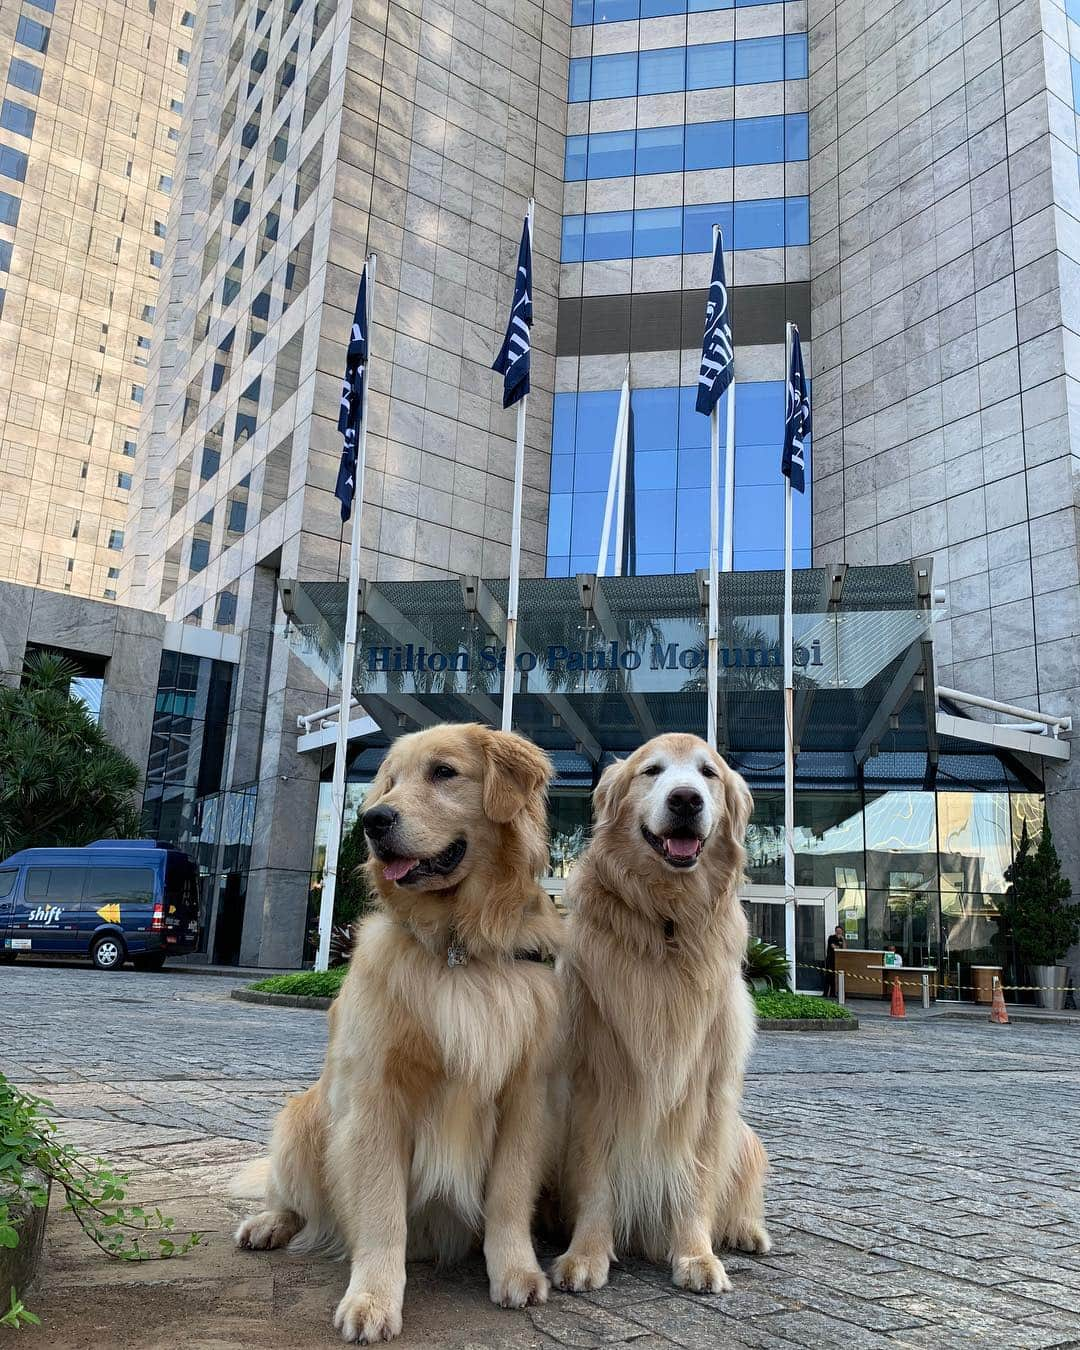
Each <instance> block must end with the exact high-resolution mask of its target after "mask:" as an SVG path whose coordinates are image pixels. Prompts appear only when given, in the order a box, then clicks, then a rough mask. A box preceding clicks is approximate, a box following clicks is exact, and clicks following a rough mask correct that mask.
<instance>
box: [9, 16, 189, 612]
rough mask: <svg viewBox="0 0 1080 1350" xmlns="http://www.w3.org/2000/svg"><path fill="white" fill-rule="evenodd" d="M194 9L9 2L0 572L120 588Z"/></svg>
mask: <svg viewBox="0 0 1080 1350" xmlns="http://www.w3.org/2000/svg"><path fill="white" fill-rule="evenodd" d="M194 23H195V13H194V0H192V8H191V9H186V8H184V6H183V4H180V3H172V0H160V3H155V0H151V3H150V4H149V5H146V4H142V3H136V0H98V2H97V3H92V4H82V3H80V4H79V5H77V6H76V5H72V4H69V3H66V0H60V2H59V3H57V2H56V0H33V2H31V0H25V3H13V4H5V5H3V6H2V7H0V50H2V51H3V53H4V56H5V60H4V62H3V65H2V66H0V71H2V75H3V79H4V87H3V91H2V102H0V580H9V581H16V582H20V583H24V584H26V585H31V586H34V585H37V586H42V587H46V588H49V589H52V590H58V591H61V590H62V591H70V592H72V593H73V594H74V595H81V596H86V597H91V598H95V599H98V600H101V599H105V600H116V599H117V596H118V593H119V588H120V580H119V578H120V567H121V560H122V557H123V551H124V544H125V537H126V531H127V516H128V509H129V504H130V496H131V487H132V483H133V481H134V477H135V473H136V463H137V458H138V449H137V443H138V427H139V420H140V416H141V412H142V405H143V400H144V394H145V386H146V375H147V367H148V360H149V356H150V350H151V335H152V333H153V331H154V321H155V312H156V307H157V297H158V280H159V277H160V273H161V264H162V261H163V250H164V248H165V233H166V222H167V218H168V211H169V196H170V192H171V189H172V180H173V173H174V169H173V164H174V161H175V155H176V147H177V144H178V140H179V134H180V126H181V119H182V115H183V111H184V89H185V85H186V83H187V75H188V63H189V59H190V55H191V33H192V30H193V27H194Z"/></svg>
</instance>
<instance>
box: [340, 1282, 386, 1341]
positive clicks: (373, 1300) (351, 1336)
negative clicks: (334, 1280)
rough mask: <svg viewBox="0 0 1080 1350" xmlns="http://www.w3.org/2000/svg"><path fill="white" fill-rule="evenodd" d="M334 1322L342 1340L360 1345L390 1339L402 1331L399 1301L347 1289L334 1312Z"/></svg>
mask: <svg viewBox="0 0 1080 1350" xmlns="http://www.w3.org/2000/svg"><path fill="white" fill-rule="evenodd" d="M334 1326H336V1327H337V1329H338V1331H340V1332H341V1334H342V1336H343V1338H344V1339H345V1340H347V1341H350V1342H351V1341H359V1342H360V1344H361V1345H374V1344H375V1342H376V1341H392V1340H393V1339H394V1337H395V1336H397V1335H400V1333H401V1304H400V1302H396V1301H395V1300H393V1299H391V1298H380V1297H379V1296H378V1295H377V1294H368V1293H361V1294H354V1293H351V1292H349V1291H346V1294H345V1297H344V1298H343V1299H342V1300H341V1302H340V1303H339V1304H338V1306H337V1312H336V1313H335V1314H334Z"/></svg>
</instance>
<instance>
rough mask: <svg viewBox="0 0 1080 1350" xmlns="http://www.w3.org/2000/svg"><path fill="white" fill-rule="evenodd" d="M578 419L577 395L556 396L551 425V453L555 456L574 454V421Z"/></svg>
mask: <svg viewBox="0 0 1080 1350" xmlns="http://www.w3.org/2000/svg"><path fill="white" fill-rule="evenodd" d="M576 417H577V395H576V394H556V395H555V408H554V412H553V414H552V423H551V451H552V454H555V455H560V454H562V455H571V454H573V452H574V419H575V418H576Z"/></svg>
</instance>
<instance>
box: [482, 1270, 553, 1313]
mask: <svg viewBox="0 0 1080 1350" xmlns="http://www.w3.org/2000/svg"><path fill="white" fill-rule="evenodd" d="M549 1288H550V1286H549V1285H548V1282H547V1276H546V1275H545V1274H544V1272H543V1271H542V1270H541V1269H540V1267H539V1266H538V1265H532V1266H511V1267H510V1268H509V1269H507V1270H504V1271H502V1272H501V1273H500V1274H498V1275H492V1276H491V1301H492V1303H497V1304H498V1306H499V1307H500V1308H527V1307H528V1306H529V1305H530V1304H533V1303H546V1302H547V1296H548V1290H549Z"/></svg>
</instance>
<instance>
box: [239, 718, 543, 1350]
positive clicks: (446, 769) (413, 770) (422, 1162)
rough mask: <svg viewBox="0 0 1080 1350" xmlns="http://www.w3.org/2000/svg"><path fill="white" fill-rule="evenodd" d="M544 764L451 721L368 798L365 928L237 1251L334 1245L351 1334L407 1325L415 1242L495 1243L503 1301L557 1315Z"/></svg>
mask: <svg viewBox="0 0 1080 1350" xmlns="http://www.w3.org/2000/svg"><path fill="white" fill-rule="evenodd" d="M550 774H551V768H550V764H549V761H548V759H547V757H546V756H545V755H544V754H543V753H542V752H541V751H540V750H538V749H537V748H536V747H535V746H533V745H531V744H530V743H529V742H528V741H526V740H524V739H522V738H521V737H520V736H516V735H512V734H509V733H506V732H501V731H490V730H488V729H486V728H484V727H480V726H451V725H448V726H441V727H436V728H432V729H430V730H427V731H421V732H417V733H416V734H415V735H411V736H403V737H402V738H401V739H400V740H397V741H395V742H394V745H393V746H392V748H391V749H390V751H389V753H388V754H387V756H386V758H385V760H384V761H383V764H382V766H381V768H380V769H379V772H378V774H377V775H376V777H375V780H374V782H373V783H372V787H371V792H370V794H369V795H368V797H367V800H366V802H365V804H364V815H363V823H364V832H365V834H366V836H367V841H368V848H369V853H370V858H369V861H368V863H367V864H366V866H367V875H368V878H369V880H370V882H371V886H372V889H373V890H374V891H376V892H377V893H378V897H379V900H380V905H379V909H378V911H377V912H376V913H374V914H372V915H371V916H369V917H368V918H367V919H365V920H364V922H363V924H362V926H361V928H360V933H359V937H358V939H357V942H356V945H355V948H354V951H353V955H352V959H351V962H350V966H349V972H348V975H347V977H346V979H345V983H344V986H343V987H342V990H341V993H340V994H339V996H338V998H337V1000H336V1002H335V1004H334V1009H333V1012H334V1016H333V1018H332V1021H331V1027H330V1041H329V1045H328V1048H327V1053H326V1062H325V1066H324V1068H323V1072H322V1076H321V1077H320V1079H319V1081H318V1082H317V1083H316V1084H315V1085H314V1086H313V1087H311V1088H309V1089H308V1090H307V1091H306V1092H305V1093H303V1094H302V1095H301V1096H298V1097H295V1098H293V1099H292V1100H291V1101H290V1102H289V1103H288V1104H287V1105H286V1107H285V1109H284V1110H283V1111H282V1112H281V1114H280V1115H279V1117H278V1119H277V1122H276V1124H275V1126H274V1131H273V1137H272V1140H271V1157H270V1161H269V1175H268V1178H267V1182H266V1190H265V1203H266V1208H265V1209H264V1210H263V1211H262V1213H259V1214H255V1215H254V1216H253V1217H251V1218H249V1219H247V1220H246V1221H245V1222H244V1223H242V1224H241V1225H240V1228H239V1229H238V1231H237V1234H236V1241H237V1243H238V1245H239V1246H241V1247H248V1248H256V1249H265V1248H269V1247H280V1246H284V1245H285V1244H286V1243H287V1244H288V1245H289V1247H290V1249H291V1250H293V1251H309V1250H312V1249H314V1248H316V1247H322V1246H337V1247H338V1248H339V1249H342V1250H343V1251H344V1253H345V1254H346V1255H347V1256H348V1258H349V1260H350V1262H351V1267H350V1276H349V1285H348V1288H347V1289H346V1291H345V1296H344V1297H343V1298H342V1300H341V1302H340V1304H339V1305H338V1309H337V1313H336V1316H335V1318H334V1322H335V1325H336V1326H337V1327H338V1329H339V1330H340V1331H341V1333H342V1334H343V1336H344V1338H345V1340H347V1341H360V1342H361V1343H364V1344H367V1343H370V1342H374V1341H379V1340H389V1339H391V1338H392V1337H394V1336H396V1335H397V1334H398V1332H400V1330H401V1307H402V1298H403V1294H404V1289H405V1259H406V1248H407V1247H408V1252H409V1256H410V1258H411V1257H413V1256H417V1257H426V1258H434V1259H438V1260H440V1261H442V1262H451V1261H455V1260H458V1259H460V1258H461V1257H462V1256H464V1255H465V1253H466V1252H467V1251H468V1249H469V1248H470V1247H471V1246H472V1245H473V1244H474V1242H476V1241H477V1240H478V1239H480V1238H481V1237H482V1238H483V1246H484V1254H485V1257H486V1260H487V1271H488V1276H489V1280H490V1288H491V1297H492V1299H493V1301H494V1302H495V1303H498V1304H501V1305H502V1306H504V1307H513V1308H519V1307H523V1306H525V1305H526V1304H528V1303H542V1302H544V1300H545V1299H546V1298H547V1293H548V1282H547V1279H546V1278H545V1276H544V1274H543V1272H542V1271H541V1269H540V1266H539V1265H538V1263H537V1260H536V1253H535V1250H534V1248H533V1242H532V1235H531V1231H530V1229H531V1221H532V1214H533V1208H534V1203H535V1201H536V1197H537V1192H538V1190H539V1186H540V1181H541V1174H542V1171H543V1170H544V1168H545V1166H546V1165H547V1163H548V1159H549V1156H550V1141H549V1138H548V1120H549V1116H548V1111H547V1107H546V1096H547V1091H548V1087H549V1078H550V1075H551V1072H552V1067H553V1065H552V1060H553V1054H554V1043H555V1037H556V1033H557V1030H558V1003H559V995H558V984H557V978H556V974H555V970H554V968H553V966H552V965H550V964H547V963H546V960H545V958H547V957H550V956H554V955H556V954H557V951H558V948H559V944H560V941H561V939H562V936H563V933H564V927H563V921H562V919H561V918H560V917H559V914H558V912H557V911H556V909H555V907H554V905H553V904H552V902H551V900H550V899H549V898H548V896H547V895H545V893H544V892H543V890H542V889H541V888H540V886H539V885H538V883H537V880H536V878H537V877H538V876H539V874H540V871H541V868H542V867H543V866H544V864H545V863H546V860H547V818H546V808H545V794H546V786H547V783H548V780H549V778H550Z"/></svg>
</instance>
